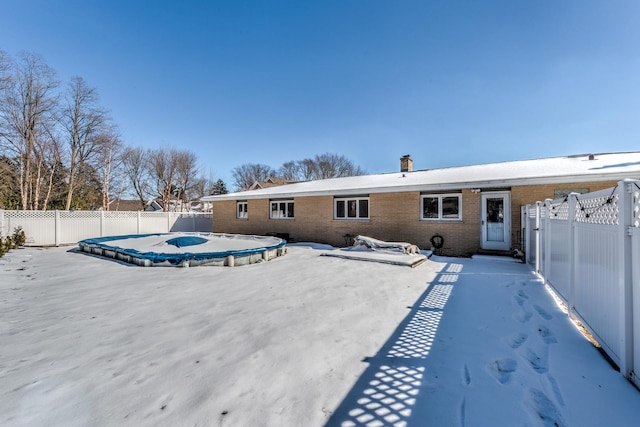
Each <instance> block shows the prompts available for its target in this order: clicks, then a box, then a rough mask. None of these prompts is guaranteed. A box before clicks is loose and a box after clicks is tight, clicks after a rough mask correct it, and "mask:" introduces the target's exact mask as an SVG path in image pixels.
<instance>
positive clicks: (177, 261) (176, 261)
mask: <svg viewBox="0 0 640 427" xmlns="http://www.w3.org/2000/svg"><path fill="white" fill-rule="evenodd" d="M162 235H167V236H170V235H171V234H167V233H149V234H128V235H124V236H106V237H95V238H92V239H84V240H81V241H79V242H78V246H80V248H81V249H82V248H100V249H106V250H110V251H114V252H116V253H121V254H124V255H129V256H132V257H135V258H139V259H147V260H149V261H151V262H152V263H154V264H163V263H169V264H171V265H182V264H184V263H186V262H189V261H206V260H210V259H219V258H225V257H227V256H229V255H233V256H235V257H240V256H247V255H252V254H256V253H261V252H264V251H267V250H271V249H277V248H282V247H284V246H285V245H286V244H287V241H286V240H284V239H279V240H280V243H277V244H275V245H271V246H263V247H259V248H251V249H240V250H238V249H235V250H231V251H222V252H198V253H192V252H182V253H158V252H140V251H138V250H136V249H131V248H121V247H119V246H112V245H109V244H108V242H109V241H112V240H121V239H135V238H141V237H147V236H162ZM183 239H184V240H183ZM169 240H174V241H175V242H174V243H170V244H172V245H174V246H177V247H183V246H194V245H199V244H202V243H205V242H206V241H207V239H205V238H202V237H198V236H181V237H177V238H174V239H169ZM169 240H167V241H166V242H167V243H169Z"/></svg>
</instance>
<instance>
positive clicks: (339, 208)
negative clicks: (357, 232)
mask: <svg viewBox="0 0 640 427" xmlns="http://www.w3.org/2000/svg"><path fill="white" fill-rule="evenodd" d="M333 217H334V219H369V197H341V198H335V199H334V200H333Z"/></svg>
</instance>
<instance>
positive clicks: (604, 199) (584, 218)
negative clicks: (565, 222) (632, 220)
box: [576, 192, 620, 225]
mask: <svg viewBox="0 0 640 427" xmlns="http://www.w3.org/2000/svg"><path fill="white" fill-rule="evenodd" d="M599 193H602V192H599ZM593 194H594V196H590V197H578V205H577V209H576V221H577V222H581V223H586V224H600V225H618V224H619V212H620V210H619V206H618V202H619V200H618V199H619V197H618V194H617V193H613V192H611V194H608V195H607V194H602V195H598V196H596V195H595V194H596V193H593Z"/></svg>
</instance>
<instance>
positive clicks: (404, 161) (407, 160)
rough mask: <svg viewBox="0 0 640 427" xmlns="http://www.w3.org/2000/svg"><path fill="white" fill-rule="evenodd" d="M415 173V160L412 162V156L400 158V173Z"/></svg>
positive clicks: (406, 155)
mask: <svg viewBox="0 0 640 427" xmlns="http://www.w3.org/2000/svg"><path fill="white" fill-rule="evenodd" d="M412 171H413V160H411V155H409V154H405V155H404V156H402V157H400V172H412Z"/></svg>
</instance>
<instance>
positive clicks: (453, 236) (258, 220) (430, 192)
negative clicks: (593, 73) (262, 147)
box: [202, 152, 640, 256]
mask: <svg viewBox="0 0 640 427" xmlns="http://www.w3.org/2000/svg"><path fill="white" fill-rule="evenodd" d="M400 164H401V165H400V166H401V171H400V172H398V173H387V174H376V175H363V176H354V177H346V178H333V179H326V180H319V181H307V182H300V183H294V184H288V185H286V186H277V187H269V188H263V189H259V190H252V191H244V192H238V193H231V194H224V195H219V196H208V197H205V198H203V199H202V200H204V201H210V202H212V204H213V227H214V231H215V232H224V233H241V234H258V235H262V234H267V233H280V234H289V235H290V236H291V237H292V238H295V239H296V240H297V241H313V242H321V243H329V244H331V245H334V246H344V245H345V242H347V241H348V235H352V236H355V235H358V234H361V235H365V236H370V237H374V238H376V239H381V240H387V241H404V242H409V243H413V244H416V245H418V246H419V247H420V248H424V249H429V248H430V247H431V246H432V241H433V239H432V237H433V236H434V235H436V234H439V235H440V236H442V238H443V240H444V242H443V244H444V245H443V247H442V251H441V253H442V254H444V255H453V256H469V255H472V254H474V253H476V252H477V251H479V250H481V249H484V250H490V251H491V250H495V251H506V250H510V249H511V248H514V247H519V246H520V244H521V242H520V233H521V224H520V222H521V207H522V206H524V205H527V204H530V203H534V202H536V201H539V200H545V199H554V198H557V197H562V196H564V195H565V194H568V193H569V192H573V191H575V192H580V193H585V192H590V191H597V190H601V189H605V188H609V187H614V186H615V185H616V184H617V183H618V181H620V180H622V179H625V178H636V179H640V152H631V153H610V154H595V155H593V154H591V155H588V154H587V155H576V156H567V157H554V158H546V159H538V160H525V161H515V162H504V163H493V164H484V165H473V166H461V167H450V168H442V169H430V170H418V171H414V170H413V161H412V159H411V157H409V156H403V157H402V158H401V159H400ZM435 241H436V242H438V239H436V240H435Z"/></svg>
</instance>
